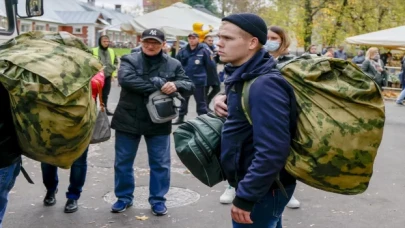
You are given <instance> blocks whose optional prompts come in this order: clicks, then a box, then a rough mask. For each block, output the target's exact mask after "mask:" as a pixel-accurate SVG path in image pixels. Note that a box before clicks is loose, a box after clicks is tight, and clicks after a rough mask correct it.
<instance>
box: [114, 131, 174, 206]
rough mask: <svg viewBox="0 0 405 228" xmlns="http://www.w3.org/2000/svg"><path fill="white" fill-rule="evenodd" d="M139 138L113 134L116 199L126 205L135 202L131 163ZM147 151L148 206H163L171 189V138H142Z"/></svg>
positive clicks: (138, 136)
mask: <svg viewBox="0 0 405 228" xmlns="http://www.w3.org/2000/svg"><path fill="white" fill-rule="evenodd" d="M141 137H142V136H141V135H135V134H128V133H124V132H120V131H116V132H115V163H114V172H115V174H114V176H115V189H114V192H115V196H116V197H117V198H118V200H120V201H123V202H125V203H129V202H132V201H133V199H134V190H135V177H134V168H133V166H134V161H135V157H136V153H137V151H138V146H139V142H140V141H141ZM144 137H145V141H146V146H147V150H148V158H149V167H150V177H149V178H150V181H149V203H150V204H151V205H152V206H153V205H154V204H156V203H159V202H162V203H165V202H166V198H165V197H164V196H165V195H166V193H167V192H168V191H169V187H170V135H158V136H144Z"/></svg>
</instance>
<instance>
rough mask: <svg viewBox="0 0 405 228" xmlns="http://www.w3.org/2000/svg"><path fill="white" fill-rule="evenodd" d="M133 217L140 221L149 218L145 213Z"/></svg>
mask: <svg viewBox="0 0 405 228" xmlns="http://www.w3.org/2000/svg"><path fill="white" fill-rule="evenodd" d="M135 218H136V219H138V220H141V221H145V220H148V219H149V217H147V216H145V215H143V216H135Z"/></svg>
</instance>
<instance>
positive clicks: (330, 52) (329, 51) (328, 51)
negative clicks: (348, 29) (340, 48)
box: [324, 47, 333, 58]
mask: <svg viewBox="0 0 405 228" xmlns="http://www.w3.org/2000/svg"><path fill="white" fill-rule="evenodd" d="M324 56H325V57H330V58H333V47H327V48H326V53H325V54H324Z"/></svg>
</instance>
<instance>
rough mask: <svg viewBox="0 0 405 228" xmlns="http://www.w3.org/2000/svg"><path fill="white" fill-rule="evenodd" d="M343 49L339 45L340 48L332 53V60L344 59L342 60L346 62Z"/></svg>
mask: <svg viewBox="0 0 405 228" xmlns="http://www.w3.org/2000/svg"><path fill="white" fill-rule="evenodd" d="M344 49H345V47H344V46H343V45H340V46H339V47H338V50H336V51H335V52H334V53H333V57H334V58H337V59H344V60H347V54H346V52H345V51H344Z"/></svg>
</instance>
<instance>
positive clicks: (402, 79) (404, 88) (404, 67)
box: [396, 56, 405, 106]
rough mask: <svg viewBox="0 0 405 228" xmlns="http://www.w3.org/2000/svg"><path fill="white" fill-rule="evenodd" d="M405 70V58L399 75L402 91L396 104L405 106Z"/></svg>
mask: <svg viewBox="0 0 405 228" xmlns="http://www.w3.org/2000/svg"><path fill="white" fill-rule="evenodd" d="M404 70H405V56H404V57H403V58H402V60H401V73H399V81H400V82H401V86H402V91H401V93H400V94H399V95H398V97H397V100H396V103H397V104H398V105H401V106H404V99H405V77H404V72H405V71H404Z"/></svg>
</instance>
